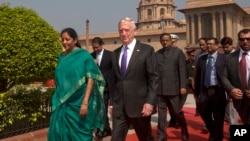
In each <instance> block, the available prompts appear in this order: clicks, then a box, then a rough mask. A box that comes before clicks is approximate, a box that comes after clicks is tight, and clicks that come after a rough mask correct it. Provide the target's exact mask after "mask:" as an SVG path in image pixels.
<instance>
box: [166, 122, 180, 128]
mask: <svg viewBox="0 0 250 141" xmlns="http://www.w3.org/2000/svg"><path fill="white" fill-rule="evenodd" d="M168 127H174V128H175V129H179V128H180V127H181V126H180V124H179V123H169V125H168Z"/></svg>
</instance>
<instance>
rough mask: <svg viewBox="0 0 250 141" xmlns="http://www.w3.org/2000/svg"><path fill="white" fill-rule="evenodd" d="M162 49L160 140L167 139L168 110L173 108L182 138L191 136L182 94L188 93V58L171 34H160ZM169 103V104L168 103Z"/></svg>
mask: <svg viewBox="0 0 250 141" xmlns="http://www.w3.org/2000/svg"><path fill="white" fill-rule="evenodd" d="M160 42H161V45H162V47H163V48H162V49H160V50H158V51H157V52H156V61H157V65H156V66H157V70H158V71H159V74H160V78H159V87H158V91H157V94H158V99H159V100H158V115H159V116H158V131H157V133H158V141H166V140H167V135H166V110H167V106H168V108H169V109H172V112H173V114H174V117H171V118H175V119H176V120H177V122H178V123H179V124H180V127H181V132H182V140H183V141H187V140H188V138H189V134H188V129H187V123H186V119H185V116H184V113H183V111H182V106H183V105H182V102H181V98H180V95H186V94H187V89H186V78H187V77H186V72H187V70H186V60H185V56H184V53H183V52H182V50H181V49H179V48H177V47H174V46H173V45H172V39H171V36H170V34H168V33H162V34H161V35H160ZM167 104H168V105H167Z"/></svg>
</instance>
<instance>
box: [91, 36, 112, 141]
mask: <svg viewBox="0 0 250 141" xmlns="http://www.w3.org/2000/svg"><path fill="white" fill-rule="evenodd" d="M103 44H104V42H103V41H102V39H101V38H100V37H95V38H93V39H92V48H93V51H94V52H92V53H91V55H92V57H93V58H94V59H95V61H96V63H97V65H98V66H99V69H100V70H101V72H102V75H103V77H104V79H105V81H106V86H105V89H104V103H105V107H106V121H105V126H104V131H101V130H99V129H97V131H96V133H95V135H96V137H97V138H99V139H101V138H103V137H106V136H110V135H111V128H110V124H109V118H108V104H109V87H110V84H109V78H110V73H111V71H112V62H111V51H108V50H106V49H104V48H103Z"/></svg>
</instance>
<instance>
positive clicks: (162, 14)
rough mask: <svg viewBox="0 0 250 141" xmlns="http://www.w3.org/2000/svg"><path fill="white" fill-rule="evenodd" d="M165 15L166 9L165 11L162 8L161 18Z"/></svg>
mask: <svg viewBox="0 0 250 141" xmlns="http://www.w3.org/2000/svg"><path fill="white" fill-rule="evenodd" d="M164 14H165V9H164V8H161V9H160V16H161V18H163V17H164Z"/></svg>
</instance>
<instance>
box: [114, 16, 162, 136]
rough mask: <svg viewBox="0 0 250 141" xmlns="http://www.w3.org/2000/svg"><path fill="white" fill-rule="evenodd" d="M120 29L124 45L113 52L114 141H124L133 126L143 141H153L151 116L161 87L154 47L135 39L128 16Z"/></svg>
mask: <svg viewBox="0 0 250 141" xmlns="http://www.w3.org/2000/svg"><path fill="white" fill-rule="evenodd" d="M118 30H119V35H120V39H121V42H122V46H121V47H119V48H117V49H116V50H114V51H113V53H112V68H113V72H112V77H111V78H112V84H114V85H113V87H112V91H111V106H113V107H112V121H113V130H112V138H111V141H125V139H126V135H127V132H128V129H129V126H130V124H132V125H133V128H134V129H135V132H136V134H137V136H138V139H139V140H140V141H154V137H153V135H152V129H151V114H152V113H153V109H154V106H155V105H156V89H157V87H158V84H157V80H158V73H157V71H156V69H155V63H156V62H155V52H154V48H153V47H152V46H150V45H147V44H143V43H140V42H139V41H138V40H136V39H135V37H134V36H135V35H136V31H137V29H136V25H135V21H133V20H132V19H131V18H129V17H125V18H123V19H121V20H120V21H119V24H118ZM125 56H126V57H125Z"/></svg>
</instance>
